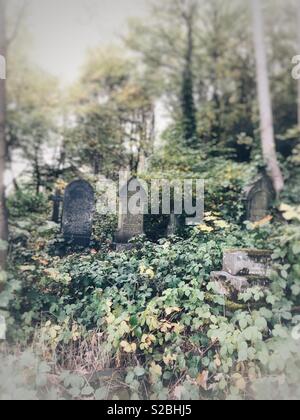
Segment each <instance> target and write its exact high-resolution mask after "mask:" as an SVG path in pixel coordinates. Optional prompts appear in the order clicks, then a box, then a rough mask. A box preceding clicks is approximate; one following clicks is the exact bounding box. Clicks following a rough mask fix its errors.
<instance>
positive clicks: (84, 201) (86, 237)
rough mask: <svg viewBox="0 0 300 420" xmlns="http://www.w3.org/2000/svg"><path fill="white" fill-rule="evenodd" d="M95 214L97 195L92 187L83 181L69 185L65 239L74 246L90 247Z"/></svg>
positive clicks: (64, 208) (65, 205) (66, 194)
mask: <svg viewBox="0 0 300 420" xmlns="http://www.w3.org/2000/svg"><path fill="white" fill-rule="evenodd" d="M94 212H95V195H94V190H93V188H92V186H91V185H90V184H89V183H88V182H86V181H83V180H79V181H74V182H72V183H71V184H69V185H68V186H67V188H66V190H65V195H64V201H63V217H62V232H63V235H64V238H65V239H66V240H67V241H69V242H72V243H73V244H74V245H79V246H89V244H90V240H91V235H92V227H93V216H94Z"/></svg>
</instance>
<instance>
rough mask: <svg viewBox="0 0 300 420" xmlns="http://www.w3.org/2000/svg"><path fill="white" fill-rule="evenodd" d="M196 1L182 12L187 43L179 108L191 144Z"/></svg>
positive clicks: (194, 126) (194, 121) (194, 129)
mask: <svg viewBox="0 0 300 420" xmlns="http://www.w3.org/2000/svg"><path fill="white" fill-rule="evenodd" d="M195 12H196V3H194V2H191V4H190V5H189V6H188V10H187V12H186V13H185V12H183V19H184V21H185V24H186V30H187V45H186V53H185V67H184V71H183V77H182V88H181V89H182V92H181V109H182V117H183V132H184V138H185V140H186V141H187V143H188V145H190V146H193V145H194V142H195V137H196V135H197V118H196V107H195V101H194V76H193V68H192V67H193V54H194V40H193V36H194V18H195V16H194V15H195Z"/></svg>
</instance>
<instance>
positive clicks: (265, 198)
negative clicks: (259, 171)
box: [244, 175, 275, 222]
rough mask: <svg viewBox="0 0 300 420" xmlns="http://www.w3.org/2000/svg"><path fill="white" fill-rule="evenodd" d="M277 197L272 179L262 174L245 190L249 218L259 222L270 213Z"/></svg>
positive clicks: (251, 220)
mask: <svg viewBox="0 0 300 420" xmlns="http://www.w3.org/2000/svg"><path fill="white" fill-rule="evenodd" d="M274 198H275V192H274V188H273V185H272V181H271V180H270V178H269V177H268V176H267V175H263V176H261V177H260V178H259V179H257V180H256V181H255V182H254V183H252V184H251V185H250V186H249V187H247V188H246V190H245V197H244V199H245V202H246V212H247V220H249V221H250V222H258V221H260V220H262V219H264V218H265V217H267V216H268V215H269V214H270V208H271V206H272V202H273V200H274Z"/></svg>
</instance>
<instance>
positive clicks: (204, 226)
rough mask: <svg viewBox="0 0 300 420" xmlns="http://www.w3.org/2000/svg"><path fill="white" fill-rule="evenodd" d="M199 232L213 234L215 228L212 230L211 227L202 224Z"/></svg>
mask: <svg viewBox="0 0 300 420" xmlns="http://www.w3.org/2000/svg"><path fill="white" fill-rule="evenodd" d="M198 230H200V231H201V232H204V233H211V232H213V231H214V228H212V227H210V226H207V225H205V224H202V225H199V226H198Z"/></svg>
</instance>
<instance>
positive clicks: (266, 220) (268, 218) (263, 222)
mask: <svg viewBox="0 0 300 420" xmlns="http://www.w3.org/2000/svg"><path fill="white" fill-rule="evenodd" d="M272 220H273V216H271V215H270V216H266V217H264V218H263V219H261V220H259V221H258V222H255V223H252V226H253V228H259V227H261V226H265V225H267V224H268V223H269V222H271V221H272Z"/></svg>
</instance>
